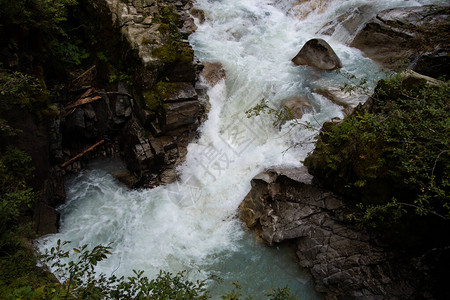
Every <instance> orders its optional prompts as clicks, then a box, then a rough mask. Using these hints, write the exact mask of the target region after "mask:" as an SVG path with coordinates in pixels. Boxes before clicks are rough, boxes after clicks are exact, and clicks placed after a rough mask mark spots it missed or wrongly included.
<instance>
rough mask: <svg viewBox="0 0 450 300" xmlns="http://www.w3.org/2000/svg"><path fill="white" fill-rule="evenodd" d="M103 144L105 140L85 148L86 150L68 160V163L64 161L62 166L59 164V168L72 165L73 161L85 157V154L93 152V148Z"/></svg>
mask: <svg viewBox="0 0 450 300" xmlns="http://www.w3.org/2000/svg"><path fill="white" fill-rule="evenodd" d="M104 142H105V140H100V141H99V142H97V143H95V144H94V145H92V146H90V147H89V148H87V149H85V150H83V151H82V152H80V153H78V154H77V155H75V156H74V157H72V158H71V159H69V160H68V161H66V162H64V163H63V164H61V168H65V167H66V166H68V165H70V164H71V163H73V162H74V161H76V160H77V159H79V158H80V157H82V156H83V155H85V154H86V153H88V152H90V151H92V150H94V149H95V148H97V147H98V146H100V145H101V144H103V143H104Z"/></svg>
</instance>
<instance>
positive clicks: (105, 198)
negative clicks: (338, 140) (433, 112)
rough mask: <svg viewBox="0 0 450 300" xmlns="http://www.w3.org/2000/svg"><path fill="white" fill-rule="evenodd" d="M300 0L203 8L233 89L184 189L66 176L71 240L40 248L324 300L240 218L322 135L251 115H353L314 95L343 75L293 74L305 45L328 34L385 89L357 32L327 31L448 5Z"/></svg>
mask: <svg viewBox="0 0 450 300" xmlns="http://www.w3.org/2000/svg"><path fill="white" fill-rule="evenodd" d="M292 2H293V1H289V0H265V1H261V0H197V1H195V7H197V8H199V9H201V10H203V11H204V12H205V16H206V21H205V22H204V23H203V24H198V30H197V31H196V33H194V34H193V35H192V36H191V37H190V42H191V44H192V46H193V48H194V50H195V53H196V55H197V56H198V57H199V58H200V60H202V61H219V62H221V63H222V64H223V67H224V69H225V71H226V80H222V81H221V82H219V83H218V84H217V85H216V86H214V87H213V88H211V89H209V91H208V95H209V98H210V99H209V100H210V104H211V109H210V111H209V115H208V120H207V121H206V122H205V123H204V124H203V125H202V126H201V128H200V138H199V139H198V140H197V141H194V142H192V143H191V144H190V145H189V147H188V154H187V157H186V161H185V162H184V163H183V164H182V165H181V166H179V167H178V173H179V175H180V180H179V181H178V182H176V183H173V184H170V185H168V186H160V187H157V188H154V189H149V190H129V189H127V188H126V187H124V186H123V185H121V184H120V183H118V182H117V181H116V180H115V179H114V178H113V177H112V175H110V174H109V172H108V169H109V168H111V167H113V168H115V167H117V166H115V165H114V164H115V163H110V162H106V163H105V162H99V163H97V164H94V165H92V166H91V167H90V168H89V169H87V170H84V171H82V172H80V173H78V174H76V175H74V176H72V177H70V178H68V179H67V182H66V187H67V203H66V204H65V205H64V206H62V207H60V211H61V213H62V216H61V228H60V233H58V234H54V235H50V236H46V237H44V238H42V239H41V240H40V241H39V242H40V245H41V246H40V247H41V249H44V248H46V247H47V248H49V247H51V246H53V245H55V244H56V241H57V240H58V239H61V240H68V241H72V244H71V246H78V245H82V244H89V245H91V246H94V245H98V244H104V245H106V244H109V243H110V245H111V247H112V252H113V254H112V255H111V256H110V257H109V258H108V259H107V260H106V261H104V262H102V263H100V264H99V265H98V267H97V268H98V271H99V272H105V273H106V274H111V273H112V272H115V274H116V275H130V274H131V270H132V269H137V270H144V271H145V275H147V276H148V277H154V276H155V275H156V274H158V272H159V270H166V271H170V272H178V271H181V270H186V271H187V276H188V278H189V279H193V280H196V279H207V278H221V279H223V281H224V282H223V283H222V284H219V283H217V281H214V280H211V281H210V290H211V294H212V295H213V297H214V298H219V295H223V294H224V291H230V290H231V285H230V284H229V283H230V282H231V281H238V282H239V284H240V285H241V286H242V293H243V294H244V295H252V296H253V297H254V298H257V299H261V298H263V295H264V294H265V293H266V292H267V290H268V289H270V288H276V287H284V286H289V287H290V288H291V290H292V291H293V293H294V294H295V295H298V296H300V297H301V299H320V297H319V295H318V294H317V293H315V292H314V289H313V286H312V283H311V281H310V279H309V277H308V276H307V275H306V274H305V273H303V271H301V270H300V269H299V267H298V266H297V264H296V263H295V253H292V252H291V250H289V249H287V248H285V247H282V246H280V247H276V246H275V247H267V246H265V245H264V244H263V243H261V242H259V241H257V240H256V239H255V236H254V235H253V234H252V233H250V232H248V231H247V230H246V228H245V227H244V226H243V224H242V223H241V222H240V221H239V219H238V218H237V211H238V206H239V204H240V203H241V201H242V199H243V198H244V197H245V195H246V194H247V193H248V192H249V190H250V181H251V179H252V177H254V176H255V175H256V174H258V173H259V172H261V171H263V170H264V169H266V168H270V167H274V166H283V167H298V166H300V165H301V161H302V160H303V159H304V158H305V157H306V155H307V153H308V152H309V151H312V149H313V147H314V145H313V137H314V135H316V133H317V131H316V130H311V129H304V128H302V127H301V126H296V127H294V128H292V127H291V126H290V125H289V124H284V125H283V126H282V127H281V128H274V127H273V125H272V121H273V120H272V119H271V116H267V115H261V116H258V117H253V118H247V117H246V114H245V111H246V110H247V109H249V108H251V107H253V106H254V105H256V104H258V103H259V102H260V101H261V99H265V100H266V101H267V102H268V103H269V105H270V106H272V107H274V108H277V107H279V105H280V104H281V103H282V101H283V100H285V99H288V98H290V97H294V96H302V97H305V98H307V99H308V101H309V102H310V104H311V105H312V107H313V110H311V112H310V113H308V114H305V115H304V116H303V117H302V119H301V120H300V121H301V122H309V123H310V124H311V125H312V126H314V127H315V128H317V129H318V128H320V126H321V125H322V124H323V122H325V121H327V120H330V119H331V118H334V117H340V118H342V117H343V113H342V107H340V106H337V105H335V104H333V103H332V102H330V101H329V100H328V99H326V98H324V97H322V96H320V95H318V94H315V93H314V92H313V91H314V88H315V87H317V86H319V87H320V86H340V85H342V83H343V80H344V79H343V77H342V76H341V75H338V74H337V73H336V72H328V73H326V72H319V71H314V70H312V68H309V67H297V66H294V64H293V63H292V62H291V59H292V58H293V57H294V56H295V55H296V54H297V52H298V51H299V50H300V48H301V47H302V46H303V44H304V43H305V42H306V41H308V40H309V39H311V38H314V37H322V38H324V39H325V40H327V41H328V42H329V43H330V45H331V46H332V47H333V48H334V50H335V51H336V53H337V55H338V56H339V57H340V58H341V60H342V63H343V65H344V68H343V69H344V71H347V72H350V73H352V74H355V75H357V76H368V77H369V79H371V80H376V79H378V78H380V75H379V74H378V73H376V72H375V71H377V67H376V65H375V64H374V63H373V62H372V61H371V60H370V59H367V58H365V57H364V56H363V55H362V54H361V52H359V51H358V50H356V49H353V48H350V47H348V46H346V45H345V42H348V39H349V36H348V34H346V33H345V32H344V31H342V30H340V29H339V27H337V29H336V31H335V32H334V34H333V35H332V36H321V35H320V34H317V32H320V29H321V28H322V27H323V26H324V25H325V24H327V23H328V22H329V21H332V20H335V19H336V18H337V17H338V16H339V15H341V14H342V13H344V12H346V11H348V10H350V9H352V8H355V7H358V6H361V5H364V4H368V5H371V6H372V7H373V9H374V10H375V11H380V10H382V9H386V8H390V7H399V6H417V5H423V4H428V3H431V2H438V1H431V0H428V1H407V0H383V1H369V0H366V1H364V0H348V1H342V0H335V1H331V0H330V1H326V0H323V1H300V2H299V3H301V4H299V5H298V6H296V7H295V9H292V7H291V3H292ZM297 2H298V1H297ZM372 88H373V85H372ZM294 144H298V145H297V146H296V147H291V146H292V145H294ZM287 149H288V150H287ZM286 150H287V151H286Z"/></svg>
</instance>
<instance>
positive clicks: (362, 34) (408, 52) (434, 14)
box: [350, 6, 449, 77]
mask: <svg viewBox="0 0 450 300" xmlns="http://www.w3.org/2000/svg"><path fill="white" fill-rule="evenodd" d="M445 24H447V26H448V24H449V10H448V7H447V8H446V7H442V6H420V7H405V8H394V9H389V10H385V11H382V12H380V13H379V14H378V15H377V16H376V17H374V18H372V19H371V20H369V21H368V22H367V23H366V24H365V25H364V27H363V28H362V29H361V30H360V31H359V32H358V34H357V35H356V37H355V38H354V40H353V41H352V42H351V44H350V45H351V46H352V47H355V48H358V49H360V50H361V51H362V52H364V54H365V55H366V56H368V57H370V58H371V59H373V60H375V61H377V62H378V63H380V64H381V66H383V67H385V68H391V69H393V68H395V67H398V66H400V65H401V64H404V63H405V62H406V63H409V61H411V60H412V59H413V58H414V57H421V58H420V59H416V60H420V61H421V62H420V63H418V69H416V71H418V72H420V73H423V74H425V75H428V76H432V77H436V76H439V75H444V74H445V73H448V68H447V70H444V68H443V64H444V63H442V61H443V60H446V61H447V62H448V60H449V58H448V57H449V56H448V52H449V51H448V50H449V41H448V34H446V33H445V30H443V28H445ZM441 26H444V27H441ZM427 57H429V59H427ZM433 65H436V66H437V70H436V68H433ZM422 66H423V67H422ZM410 67H411V66H410ZM412 67H414V66H412ZM419 69H422V70H419ZM437 71H438V72H437ZM438 73H439V74H438Z"/></svg>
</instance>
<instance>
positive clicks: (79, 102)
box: [66, 96, 102, 110]
mask: <svg viewBox="0 0 450 300" xmlns="http://www.w3.org/2000/svg"><path fill="white" fill-rule="evenodd" d="M99 99H102V97H101V96H94V97H87V98H82V99H78V100H77V101H75V102H74V103H72V104H69V105H67V106H66V110H68V109H71V108H74V107H77V106H80V105H83V104H86V103H90V102H94V101H96V100H99Z"/></svg>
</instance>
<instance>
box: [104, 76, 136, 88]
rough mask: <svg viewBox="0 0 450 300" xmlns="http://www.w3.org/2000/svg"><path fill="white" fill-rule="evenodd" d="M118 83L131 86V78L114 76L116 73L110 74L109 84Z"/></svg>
mask: <svg viewBox="0 0 450 300" xmlns="http://www.w3.org/2000/svg"><path fill="white" fill-rule="evenodd" d="M118 82H125V83H126V84H128V85H130V86H131V85H133V77H132V76H131V75H128V74H123V73H120V74H116V73H111V74H110V75H109V83H118Z"/></svg>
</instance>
